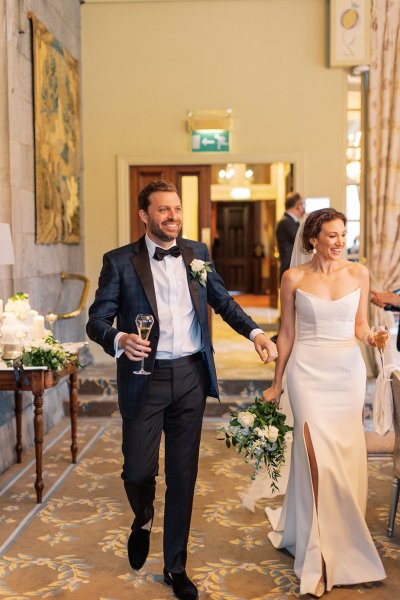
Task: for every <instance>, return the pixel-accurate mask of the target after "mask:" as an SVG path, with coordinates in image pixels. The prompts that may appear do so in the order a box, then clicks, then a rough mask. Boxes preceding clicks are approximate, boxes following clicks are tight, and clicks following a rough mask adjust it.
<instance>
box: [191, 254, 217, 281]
mask: <svg viewBox="0 0 400 600" xmlns="http://www.w3.org/2000/svg"><path fill="white" fill-rule="evenodd" d="M210 265H211V263H210V262H207V261H205V260H200V259H199V258H194V259H193V260H192V262H191V263H190V271H191V274H192V277H194V279H197V281H198V282H199V283H200V285H202V286H203V287H206V283H207V272H208V273H211V272H212V268H211V267H210Z"/></svg>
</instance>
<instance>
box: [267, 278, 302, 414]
mask: <svg viewBox="0 0 400 600" xmlns="http://www.w3.org/2000/svg"><path fill="white" fill-rule="evenodd" d="M294 271H295V269H290V270H289V271H285V273H284V274H283V277H282V282H281V292H280V300H281V325H280V328H279V333H278V341H277V348H278V358H277V360H276V362H275V375H274V379H273V382H272V385H271V387H269V388H268V389H267V390H265V391H264V392H263V400H264V401H265V402H275V404H276V405H277V406H278V405H279V400H280V397H281V389H282V377H283V373H284V371H285V368H286V364H287V361H288V360H289V357H290V353H291V352H292V348H293V342H294V337H295V305H294V298H295V296H294V294H295V287H296V286H295V280H296V277H295V276H294V275H293V272H294Z"/></svg>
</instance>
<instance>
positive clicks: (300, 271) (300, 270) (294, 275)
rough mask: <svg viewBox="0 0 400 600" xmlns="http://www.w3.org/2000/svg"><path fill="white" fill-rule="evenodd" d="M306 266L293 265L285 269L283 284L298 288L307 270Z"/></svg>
mask: <svg viewBox="0 0 400 600" xmlns="http://www.w3.org/2000/svg"><path fill="white" fill-rule="evenodd" d="M305 266H306V265H301V266H299V267H292V268H291V269H288V270H287V271H285V272H284V274H283V276H282V284H284V285H287V286H288V287H290V288H296V287H297V286H298V284H299V282H300V281H301V279H302V278H303V276H304V273H305V272H306V269H305V268H304V267H305Z"/></svg>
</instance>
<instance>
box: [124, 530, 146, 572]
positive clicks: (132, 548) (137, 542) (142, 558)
mask: <svg viewBox="0 0 400 600" xmlns="http://www.w3.org/2000/svg"><path fill="white" fill-rule="evenodd" d="M149 549H150V531H147V529H137V530H136V531H132V532H131V535H130V536H129V540H128V558H129V564H130V565H131V567H132V569H135V571H138V570H139V569H141V568H142V567H143V565H144V563H145V562H146V559H147V556H148V554H149Z"/></svg>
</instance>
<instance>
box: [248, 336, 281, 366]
mask: <svg viewBox="0 0 400 600" xmlns="http://www.w3.org/2000/svg"><path fill="white" fill-rule="evenodd" d="M253 343H254V348H255V350H256V352H257V354H258V355H259V357H260V358H261V360H262V361H263V363H264V364H267V363H270V362H272V361H274V360H276V359H277V358H278V350H277V349H276V345H275V344H274V342H272V341H271V340H270V339H269V338H268V337H267V336H266V335H265V333H258V334H257V335H256V337H255V338H254V340H253Z"/></svg>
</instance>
